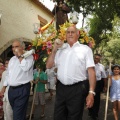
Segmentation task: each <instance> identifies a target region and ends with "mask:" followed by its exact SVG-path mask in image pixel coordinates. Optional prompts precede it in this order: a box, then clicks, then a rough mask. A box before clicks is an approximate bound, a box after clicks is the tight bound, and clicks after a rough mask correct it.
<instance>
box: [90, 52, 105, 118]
mask: <svg viewBox="0 0 120 120" xmlns="http://www.w3.org/2000/svg"><path fill="white" fill-rule="evenodd" d="M100 59H101V55H100V54H95V55H94V61H95V72H96V80H97V83H96V89H95V92H96V95H95V98H94V105H93V107H92V108H89V118H88V120H98V113H99V107H100V93H101V92H102V91H103V90H106V87H107V76H106V72H105V68H104V66H103V65H102V64H101V63H100Z"/></svg>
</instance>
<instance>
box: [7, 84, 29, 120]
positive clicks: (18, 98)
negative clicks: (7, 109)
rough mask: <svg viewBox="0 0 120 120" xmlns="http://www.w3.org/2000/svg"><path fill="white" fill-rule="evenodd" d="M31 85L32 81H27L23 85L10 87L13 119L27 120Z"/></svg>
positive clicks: (9, 93) (9, 96) (9, 97)
mask: <svg viewBox="0 0 120 120" xmlns="http://www.w3.org/2000/svg"><path fill="white" fill-rule="evenodd" d="M30 87H31V85H30V83H27V84H25V85H22V86H18V87H10V88H9V91H8V99H9V101H10V105H11V107H12V110H13V120H26V111H27V105H28V99H29V95H30Z"/></svg>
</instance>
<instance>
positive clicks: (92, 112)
mask: <svg viewBox="0 0 120 120" xmlns="http://www.w3.org/2000/svg"><path fill="white" fill-rule="evenodd" d="M102 90H103V80H100V81H97V83H96V89H95V92H96V95H95V97H94V104H93V107H92V108H89V109H88V110H89V116H91V117H92V118H93V119H95V118H96V117H98V113H99V108H100V93H101V92H102Z"/></svg>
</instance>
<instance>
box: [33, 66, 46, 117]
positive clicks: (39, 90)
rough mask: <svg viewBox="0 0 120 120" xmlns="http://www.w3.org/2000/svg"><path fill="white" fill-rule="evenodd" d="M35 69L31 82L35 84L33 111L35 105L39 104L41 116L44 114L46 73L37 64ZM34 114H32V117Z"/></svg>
mask: <svg viewBox="0 0 120 120" xmlns="http://www.w3.org/2000/svg"><path fill="white" fill-rule="evenodd" d="M36 69H37V71H36V72H35V73H34V80H33V83H34V84H36V85H35V92H36V93H35V102H34V107H33V113H34V111H35V105H38V103H39V102H40V104H41V117H44V116H45V113H44V111H45V84H46V83H47V75H46V73H45V72H44V71H43V67H41V66H40V67H39V66H37V68H36ZM33 116H34V114H32V117H33Z"/></svg>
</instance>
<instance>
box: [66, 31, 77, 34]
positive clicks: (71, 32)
mask: <svg viewBox="0 0 120 120" xmlns="http://www.w3.org/2000/svg"><path fill="white" fill-rule="evenodd" d="M66 33H67V34H74V33H75V31H67V32H66Z"/></svg>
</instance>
